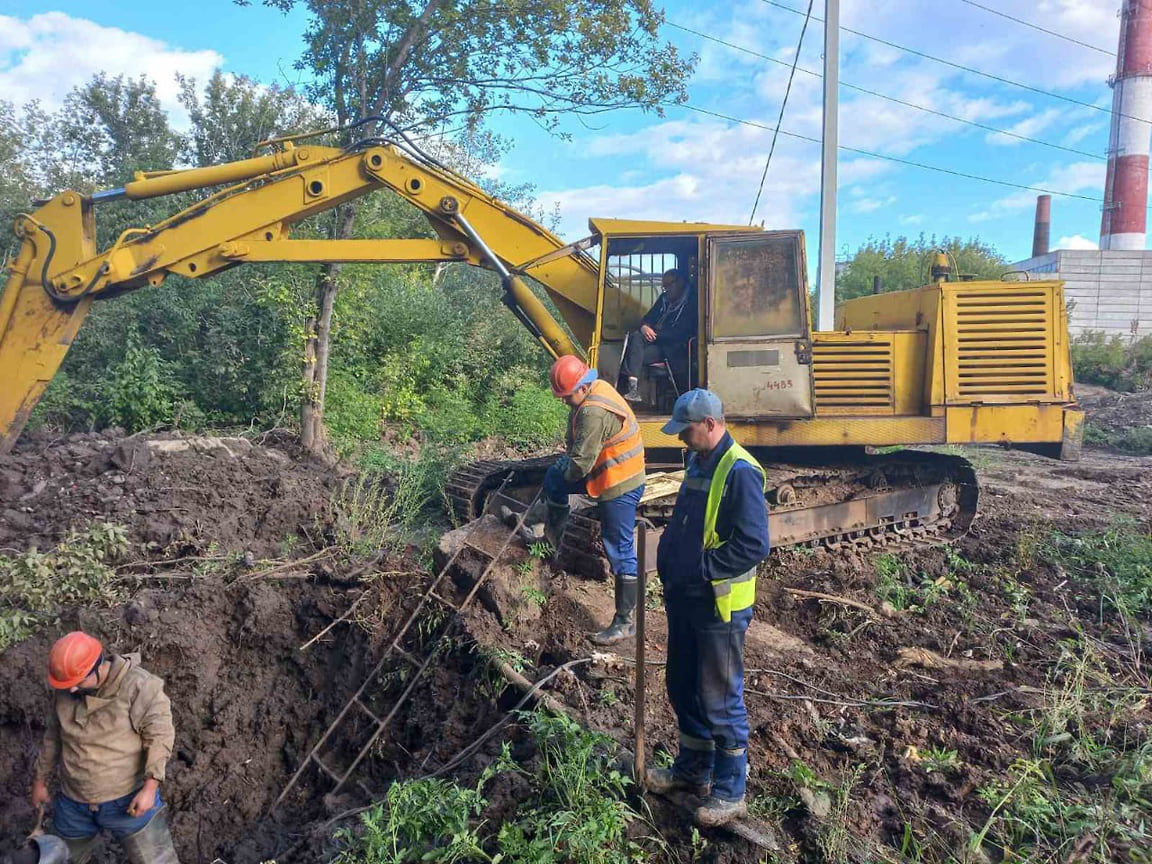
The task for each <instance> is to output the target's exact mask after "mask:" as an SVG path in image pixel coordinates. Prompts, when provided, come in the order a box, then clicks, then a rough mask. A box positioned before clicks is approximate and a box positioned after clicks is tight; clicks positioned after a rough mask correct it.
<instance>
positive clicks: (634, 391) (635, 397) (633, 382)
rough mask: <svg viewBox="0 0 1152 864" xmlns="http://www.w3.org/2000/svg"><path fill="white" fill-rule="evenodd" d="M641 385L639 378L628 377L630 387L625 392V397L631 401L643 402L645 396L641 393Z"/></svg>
mask: <svg viewBox="0 0 1152 864" xmlns="http://www.w3.org/2000/svg"><path fill="white" fill-rule="evenodd" d="M639 386H640V379H639V378H629V379H628V389H627V390H625V391H624V394H623V395H624V398H625V399H627V400H628V401H629V402H643V401H644V397H643V396H641V395H640V391H639V389H638V388H639Z"/></svg>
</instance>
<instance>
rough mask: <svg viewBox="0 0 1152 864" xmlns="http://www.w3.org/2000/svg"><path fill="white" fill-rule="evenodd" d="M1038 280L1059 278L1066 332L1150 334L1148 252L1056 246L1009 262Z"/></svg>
mask: <svg viewBox="0 0 1152 864" xmlns="http://www.w3.org/2000/svg"><path fill="white" fill-rule="evenodd" d="M1012 268H1013V269H1015V270H1025V271H1027V272H1028V273H1030V274H1032V275H1033V277H1034V278H1039V279H1063V280H1064V299H1065V300H1066V301H1067V302H1068V305H1069V312H1070V314H1069V324H1070V328H1071V330H1072V335H1073V336H1076V335H1079V334H1081V333H1085V332H1087V331H1093V330H1095V331H1099V330H1102V331H1104V332H1105V333H1108V334H1110V335H1111V334H1115V335H1119V336H1148V335H1152V252H1150V251H1132V252H1125V251H1117V250H1109V251H1103V252H1101V251H1096V250H1088V251H1081V250H1073V249H1061V250H1059V251H1058V252H1049V253H1048V254H1047V255H1041V256H1040V257H1038V258H1030V259H1028V260H1027V261H1021V262H1019V263H1018V264H1014V265H1012Z"/></svg>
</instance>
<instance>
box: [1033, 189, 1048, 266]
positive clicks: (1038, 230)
mask: <svg viewBox="0 0 1152 864" xmlns="http://www.w3.org/2000/svg"><path fill="white" fill-rule="evenodd" d="M1051 233H1052V196H1051V195H1037V196H1036V224H1035V225H1034V226H1033V227H1032V257H1033V258H1039V257H1040V256H1041V255H1047V254H1048V238H1049V237H1050V236H1051Z"/></svg>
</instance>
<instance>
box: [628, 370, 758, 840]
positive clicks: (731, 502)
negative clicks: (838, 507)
mask: <svg viewBox="0 0 1152 864" xmlns="http://www.w3.org/2000/svg"><path fill="white" fill-rule="evenodd" d="M663 431H664V433H665V434H667V435H677V436H679V438H680V440H681V441H683V442H684V444H685V445H686V446H687V448H688V450H689V451H691V452H690V455H689V459H688V467H687V470H686V471H685V473H684V481H683V483H682V484H681V487H680V492H679V495H678V496H677V498H676V505H675V508H674V509H673V512H672V518H671V520H670V521H669V522H668V525H667V527H666V528H665V529H664V533H663V535H662V536H661V538H660V546H659V548H658V550H657V561H656V566H657V571H658V573H659V575H660V581H661V583H663V586H664V607H665V609H666V610H667V613H668V649H667V650H668V663H667V666H666V675H667V683H668V700H669V702H671V704H672V708H673V710H674V711H675V712H676V720H677V725H678V727H679V730H680V749H679V754H678V755H677V756H676V759H675V761H674V762H673V764H672V767H671V768H656V769H652V770H649V771H648V772H646V774H645V780H646V782H647V785H648V788H649V789H651V790H652V791H654V792H657V793H662V792H668V791H671V790H673V789H686V790H689V791H691V792H693V793H695V794H696V795H698V796H699V797H701V798H703V799H704V801H703V804H702V805H701V806H700V807H699V808H698V809H697V810H696V814H695V816H696V821H697V823H698V824H700V825H702V826H705V827H715V826H718V825H725V824H727V823H729V822H731V821H732V820H734V819H738V818H740V817H741V816H744V815H746V814H747V812H748V808H747V805H746V804H745V801H744V784H745V778H746V776H747V767H748V755H747V752H748V712H747V710H746V709H745V707H744V635H745V633H746V632H747V630H748V624H749V623H750V622H751V620H752V607H753V604H754V603H755V602H756V569H757V567H758V566H759V564H760V562H762V561H763V560H764V559H765V558H766V557H767V556H768V550H769V545H768V511H767V508H766V507H765V503H764V469H763V468H761V467H760V465H759V463H758V462H757V461H756V460H755V458H753V457H752V455H751V454H750V453H749V452H748V451H747V450H745V449H744V448H743V447H741V446H740V445H739V444H737V443H736V442H735V441H734V440H732V436H731V435H730V434H729V433H728V430H727V428H726V427H725V424H724V411H723V406H722V404H721V402H720V398H719V397H718V396H716V394H714V393H712V392H710V391H708V390H690V391H688V392H687V393H685V394H683V395H682V396H680V397H679V398H678V399H677V400H676V404H675V406H673V410H672V419H671V420H670V421H669V422H668V423H666V424H665V425H664V430H663Z"/></svg>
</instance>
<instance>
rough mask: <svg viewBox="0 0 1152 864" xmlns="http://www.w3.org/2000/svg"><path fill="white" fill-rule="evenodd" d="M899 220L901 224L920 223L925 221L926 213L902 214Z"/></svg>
mask: <svg viewBox="0 0 1152 864" xmlns="http://www.w3.org/2000/svg"><path fill="white" fill-rule="evenodd" d="M897 221H898V222H899V223H900V224H901V225H919V224H920V223H921V222H923V221H924V214H923V213H912V214H911V215H908V216H901V217H900V218H899V219H898V220H897Z"/></svg>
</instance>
